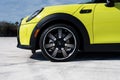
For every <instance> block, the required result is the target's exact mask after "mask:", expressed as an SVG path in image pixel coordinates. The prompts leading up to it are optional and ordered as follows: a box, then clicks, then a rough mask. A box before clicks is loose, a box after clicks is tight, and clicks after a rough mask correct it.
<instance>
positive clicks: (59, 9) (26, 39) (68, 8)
mask: <svg viewBox="0 0 120 80" xmlns="http://www.w3.org/2000/svg"><path fill="white" fill-rule="evenodd" d="M79 7H80V5H79V4H73V5H60V6H50V7H45V8H44V10H43V11H42V12H41V13H40V14H39V15H38V16H36V17H35V18H34V19H32V20H31V21H29V22H26V20H27V19H28V17H29V16H27V17H26V18H24V19H23V21H22V23H21V26H20V32H19V34H20V43H21V44H22V45H30V38H31V34H32V31H33V29H34V28H35V26H36V25H37V23H38V22H39V21H40V20H41V19H43V18H44V17H46V16H48V15H51V14H54V13H67V14H71V15H73V14H74V13H75V12H76V10H77V9H78V8H79Z"/></svg>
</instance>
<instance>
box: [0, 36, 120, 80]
mask: <svg viewBox="0 0 120 80" xmlns="http://www.w3.org/2000/svg"><path fill="white" fill-rule="evenodd" d="M16 44H17V40H16V38H15V37H13V38H4V37H0V80H120V54H119V53H117V54H116V53H112V52H109V53H106V54H102V53H87V54H84V55H78V56H77V57H76V59H75V60H74V61H70V62H58V63H57V62H50V61H48V60H46V59H45V58H44V57H43V56H42V55H41V53H40V52H39V51H38V52H37V53H36V54H35V55H32V53H31V51H29V50H23V49H18V48H17V47H16Z"/></svg>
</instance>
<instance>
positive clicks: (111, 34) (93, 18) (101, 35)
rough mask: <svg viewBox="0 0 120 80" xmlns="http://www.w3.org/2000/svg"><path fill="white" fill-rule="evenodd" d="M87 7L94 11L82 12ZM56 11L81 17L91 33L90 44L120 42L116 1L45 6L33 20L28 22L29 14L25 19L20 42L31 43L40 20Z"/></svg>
mask: <svg viewBox="0 0 120 80" xmlns="http://www.w3.org/2000/svg"><path fill="white" fill-rule="evenodd" d="M86 9H91V10H92V12H91V13H85V14H81V13H80V11H81V10H86ZM55 13H67V14H70V15H72V16H74V17H76V18H77V19H79V20H80V21H81V22H82V23H83V24H84V25H85V28H86V30H87V32H88V34H89V38H90V44H101V43H120V37H119V36H120V3H116V4H115V7H106V6H105V3H98V4H96V3H94V4H92V3H91V4H73V5H60V6H50V7H45V8H44V10H43V11H42V12H41V13H40V14H39V15H37V16H36V17H35V18H34V19H32V20H31V21H29V22H26V20H27V19H28V17H29V16H27V17H26V18H24V19H23V21H22V23H21V26H20V32H19V34H20V35H19V37H20V43H21V44H22V45H30V38H31V34H32V32H33V29H34V28H35V26H36V25H37V24H38V22H40V20H41V19H43V18H44V17H46V16H48V15H51V14H55ZM79 27H80V26H79ZM78 36H79V35H78Z"/></svg>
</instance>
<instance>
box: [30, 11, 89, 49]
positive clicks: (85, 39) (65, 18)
mask: <svg viewBox="0 0 120 80" xmlns="http://www.w3.org/2000/svg"><path fill="white" fill-rule="evenodd" d="M56 20H63V21H68V22H70V23H72V24H73V25H75V27H76V28H77V29H78V30H79V33H81V35H82V37H83V44H84V46H83V48H86V47H87V46H88V45H89V44H90V40H89V35H88V32H87V30H86V28H85V26H84V24H83V23H82V22H81V21H80V20H78V19H77V18H76V17H74V16H72V15H70V14H66V13H55V14H51V15H48V16H46V17H45V18H43V19H42V20H40V22H39V23H38V24H37V26H36V27H35V28H34V30H33V32H32V35H31V39H30V45H31V49H32V50H37V47H36V41H37V38H35V37H34V34H35V31H36V30H37V29H40V31H41V30H42V28H43V27H45V25H47V24H48V23H50V22H52V21H56Z"/></svg>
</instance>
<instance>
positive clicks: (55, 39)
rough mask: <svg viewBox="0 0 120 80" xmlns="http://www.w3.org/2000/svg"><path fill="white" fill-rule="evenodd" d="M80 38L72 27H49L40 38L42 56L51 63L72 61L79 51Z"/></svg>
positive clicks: (64, 25)
mask: <svg viewBox="0 0 120 80" xmlns="http://www.w3.org/2000/svg"><path fill="white" fill-rule="evenodd" d="M78 40H79V38H78V35H77V32H76V30H74V28H72V27H71V26H70V25H66V24H55V25H52V26H50V27H48V28H47V29H46V30H45V31H44V32H43V33H42V35H41V37H40V41H39V42H40V43H39V46H40V48H41V50H42V54H43V55H44V56H45V57H47V58H48V59H49V60H51V61H67V60H71V59H72V58H73V57H74V56H75V54H76V52H77V51H78V46H79V41H78Z"/></svg>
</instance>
